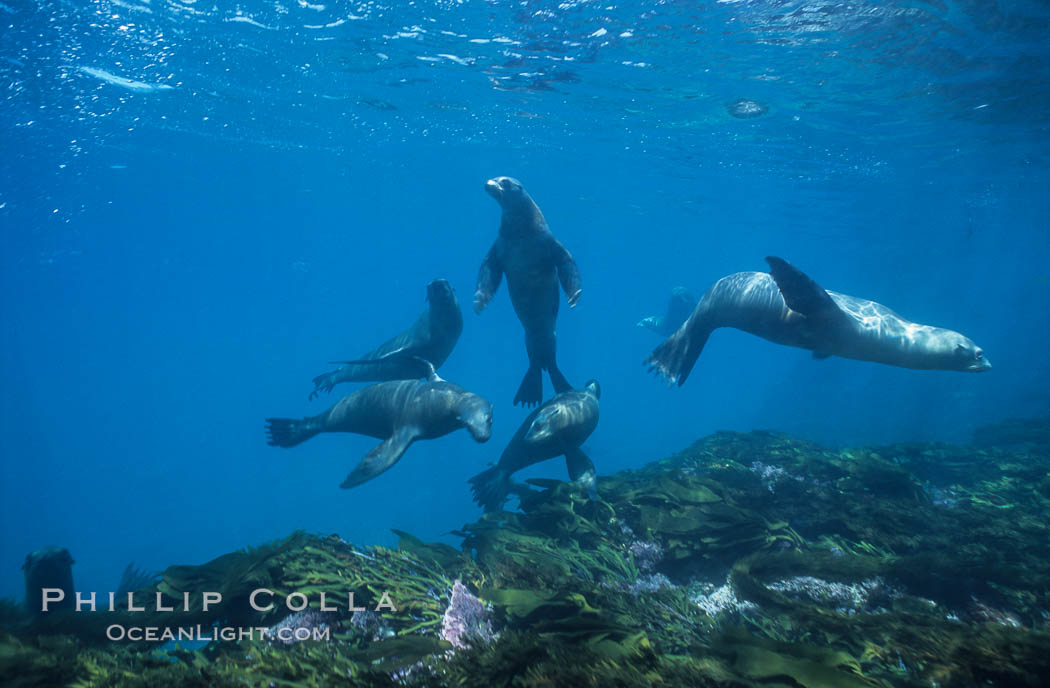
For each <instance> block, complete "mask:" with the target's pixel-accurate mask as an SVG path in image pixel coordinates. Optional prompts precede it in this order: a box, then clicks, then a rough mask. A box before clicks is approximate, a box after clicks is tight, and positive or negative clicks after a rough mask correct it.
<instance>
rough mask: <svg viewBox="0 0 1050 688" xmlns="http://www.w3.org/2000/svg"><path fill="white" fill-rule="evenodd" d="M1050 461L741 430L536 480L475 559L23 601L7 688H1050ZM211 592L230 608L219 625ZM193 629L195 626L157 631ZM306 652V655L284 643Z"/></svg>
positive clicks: (352, 560) (8, 616)
mask: <svg viewBox="0 0 1050 688" xmlns="http://www.w3.org/2000/svg"><path fill="white" fill-rule="evenodd" d="M1047 437H1050V423H1047V422H1046V421H1042V422H1041V424H1040V422H1036V421H1026V422H1012V423H1009V424H1004V425H1002V426H1000V427H997V428H985V429H982V430H980V431H979V432H978V433H977V440H978V441H977V442H975V444H974V445H973V446H953V445H942V444H904V445H894V446H885V447H872V448H864V449H848V450H830V449H826V448H822V447H820V446H817V445H815V444H812V443H809V442H804V441H800V440H796V439H793V438H791V437H788V436H785V435H781V434H776V433H770V432H752V433H730V432H720V433H717V434H715V435H713V436H710V437H707V438H704V439H702V440H700V441H698V442H696V443H695V444H693V445H692V446H691V447H689V448H688V449H686V450H684V451H682V452H680V453H678V454H675V455H674V456H671V457H668V458H665V459H662V460H659V461H656V462H653V463H650V464H648V465H646V466H645V467H644V468H641V469H639V470H634V471H625V472H621V473H618V474H615V475H610V476H606V477H602V478H600V479H599V482H598V494H599V497H598V498H597V499H591V498H589V497H588V495H587V494H585V493H584V492H583V491H581V490H580V489H579V488H577V487H575V486H573V485H572V484H570V483H565V482H559V481H555V480H532V481H529V485H527V486H521V487H520V489H518V490H517V494H518V496H519V499H520V505H519V508H518V509H517V510H515V511H513V512H511V511H501V512H494V513H488V514H485V515H484V516H482V517H481V518H480V519H479V520H478V521H476V522H474V523H470V524H467V525H465V526H464V527H463V528H462V529H461V530H460V531H458V532H457V533H456V535H458V536H459V537H460V538H462V547H461V548H460V549H456V548H453V547H450V546H448V545H444V544H435V543H425V542H422V541H420V540H419V539H417V538H415V537H413V536H411V535H409V534H407V533H398V535H399V537H400V543H399V546H398V548H397V549H389V548H384V547H367V548H362V547H356V546H353V545H351V544H349V543H346V542H344V541H342V540H341V539H339V538H338V537H337V536H334V535H332V536H321V535H311V534H306V533H294V534H293V535H291V536H290V537H288V538H286V539H285V540H282V541H280V542H275V543H271V544H268V545H265V546H263V547H260V548H257V549H252V550H246V551H242V552H234V553H231V554H227V555H225V556H223V557H220V558H218V559H216V560H214V561H212V562H209V563H207V564H204V565H202V566H173V567H170V568H168V569H167V570H166V571H164V572H163V573H162V575H161V579H160V580H159V581H158V582H156V583H152V584H150V585H149V587H147V588H145V589H144V590H142V591H139V593H137V595H138V596H139V597H141V599H143V600H148V601H149V604H147V605H145V606H146V607H147V611H145V612H131V611H128V610H127V608H126V605H124V608H123V609H118V610H117V611H114V612H99V613H94V614H91V613H71V612H67V613H58V614H54V615H45V616H44V617H42V618H31V617H29V616H28V615H24V614H22V613H21V612H20V611H19V609H18V607H17V606H16V605H14V604H13V603H5V604H3V605H2V606H0V618H2V629H3V632H2V635H0V679H2V681H3V683H4V685H7V686H84V687H87V686H99V687H101V686H106V687H109V686H113V687H117V686H121V687H130V686H338V685H342V686H346V685H353V686H410V687H411V686H418V687H423V686H426V687H428V688H442V687H445V686H478V687H479V688H481V687H484V688H490V687H492V686H521V687H527V686H596V687H597V686H602V687H606V686H722V687H726V688H728V687H741V686H763V687H769V686H774V687H775V686H783V687H789V686H790V687H795V688H798V687H803V688H851V687H858V688H859V687H872V686H926V687H928V686H975V685H996V686H1038V685H1044V683H1043V681H1044V677H1045V676H1048V675H1050V525H1048V518H1047V514H1048V513H1050V461H1048V458H1050V448H1048V445H1047V442H1046V438H1047ZM997 442H1001V444H997ZM205 590H206V591H215V592H218V593H220V594H221V600H222V601H221V603H217V604H213V605H211V606H210V607H208V608H207V609H206V608H205V605H204V604H203V603H202V601H201V600H200V599H198V598H199V593H200V591H205ZM259 590H264V591H265V592H264V593H262V594H261V595H259V594H256V597H254V598H253V597H252V595H253V593H256V591H259ZM185 593H190V595H189V596H188V597H187V596H186V595H185ZM296 593H298V594H299V595H298V596H297V595H296ZM322 593H324V595H325V596H324V597H322ZM349 593H353V599H352V600H348V594H349ZM136 599H138V598H136ZM260 600H261V601H262V602H263V603H262V604H260ZM253 602H255V604H254V606H253ZM270 603H272V605H270ZM303 603H304V604H305V605H306V606H305V608H303V609H298V610H295V611H293V608H294V607H297V606H299V605H300V604H303ZM388 603H389V604H388ZM168 606H171V607H176V608H177V610H176V611H174V612H165V611H157V608H158V607H161V608H163V607H168ZM257 607H258V608H259V609H257ZM114 624H117V625H120V624H134V625H136V626H139V627H143V626H154V627H176V626H177V627H187V626H199V627H200V628H203V629H218V628H220V627H231V628H255V629H258V630H259V631H260V633H259V634H253V636H252V637H249V638H234V639H223V638H216V639H214V640H211V641H210V642H204V641H199V642H198V643H196V644H195V646H194V647H191V646H190V644H186V643H179V642H170V641H169V642H162V641H159V640H158V641H157V642H111V641H108V640H107V639H106V633H107V630H106V629H107V628H109V627H111V626H112V625H114ZM282 629H284V630H285V631H287V630H289V629H292V630H297V631H299V630H301V631H302V637H301V638H300V637H295V636H288V637H286V638H278V637H277V634H278V632H279V631H281V630H282ZM263 631H269V632H268V633H264V632H263ZM315 633H317V635H314V634H315Z"/></svg>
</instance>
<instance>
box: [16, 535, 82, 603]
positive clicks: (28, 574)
mask: <svg viewBox="0 0 1050 688" xmlns="http://www.w3.org/2000/svg"><path fill="white" fill-rule="evenodd" d="M22 571H23V572H24V573H25V579H26V608H27V609H28V610H29V612H30V613H31V614H34V615H40V614H43V613H44V611H43V609H44V607H43V601H44V597H43V592H42V591H43V589H44V588H57V589H59V590H61V591H62V592H63V593H64V597H63V598H62V600H61V601H59V602H49V603H48V605H47V610H48V612H53V611H59V610H63V611H72V610H73V602H74V600H75V597H74V595H75V594H76V593H75V592H74V591H73V557H72V555H70V553H69V550H68V549H66V548H65V547H44V548H42V549H38V550H36V551H35V552H31V553H30V554H29V555H27V556H26V561H25V563H24V564H22ZM52 599H53V598H52Z"/></svg>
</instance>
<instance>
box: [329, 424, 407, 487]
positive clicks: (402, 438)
mask: <svg viewBox="0 0 1050 688" xmlns="http://www.w3.org/2000/svg"><path fill="white" fill-rule="evenodd" d="M418 436H419V431H418V430H416V428H415V427H412V426H405V427H400V428H398V429H397V430H395V431H394V434H393V435H392V436H391V437H390V439H387V440H384V441H383V442H381V443H380V444H378V445H377V446H376V447H375V448H373V449H372V451H370V452H368V453H367V454H365V457H364V458H363V459H361V462H360V463H359V464H357V466H355V467H354V470H353V471H351V472H350V475H348V476H346V480H344V481H343V484H342V485H340V486H339V487H342V488H344V489H348V488H351V487H357V486H358V485H360V484H361V483H364V482H367V481H369V480H371V479H372V478H374V477H376V476H377V475H379V474H380V473H382V472H384V471H386V470H387V469H389V468H390V467H391V466H393V465H394V464H395V463H397V462H398V461H399V460H400V459H401V457H402V456H403V455H404V454H405V450H406V449H408V447H409V445H410V444H412V442H413V441H415V439H416V437H418Z"/></svg>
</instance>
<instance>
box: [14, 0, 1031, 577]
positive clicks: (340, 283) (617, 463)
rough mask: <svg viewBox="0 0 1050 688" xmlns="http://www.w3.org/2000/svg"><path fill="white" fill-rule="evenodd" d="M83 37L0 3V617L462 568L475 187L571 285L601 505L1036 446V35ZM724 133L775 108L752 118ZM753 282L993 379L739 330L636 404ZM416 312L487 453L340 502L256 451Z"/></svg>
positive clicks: (929, 27) (170, 18) (509, 335)
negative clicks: (118, 589)
mask: <svg viewBox="0 0 1050 688" xmlns="http://www.w3.org/2000/svg"><path fill="white" fill-rule="evenodd" d="M81 5H82V3H66V2H60V1H58V0H39V1H37V2H31V1H29V0H25V1H23V2H12V0H4V2H3V4H0V99H2V100H0V132H3V133H2V134H0V136H3V137H4V144H3V154H2V156H0V158H2V159H0V240H2V242H3V250H2V251H0V318H2V323H3V337H2V338H0V380H2V396H0V404H2V407H0V457H2V458H0V461H2V464H0V471H2V473H0V595H10V596H13V597H18V596H20V595H21V591H22V582H21V581H22V579H21V572H20V570H19V566H20V565H21V563H22V560H23V558H24V557H25V555H26V554H27V553H28V552H30V551H31V550H33V549H36V548H38V547H41V546H44V545H48V544H59V545H62V546H66V547H68V548H69V549H70V550H71V552H72V554H73V556H74V558H75V559H76V560H77V564H76V567H75V569H74V571H75V577H76V580H77V588H78V589H80V590H92V589H96V590H101V591H106V590H113V589H115V586H116V583H117V579H118V578H119V574H120V572H121V570H122V569H123V567H124V565H125V564H126V563H127V562H128V561H132V560H134V561H135V562H136V563H137V564H138V565H140V566H142V567H145V568H149V569H161V568H163V567H165V566H167V565H170V564H174V563H201V562H203V561H205V560H207V559H209V558H211V557H214V556H217V555H219V554H222V553H224V552H227V551H230V550H232V549H236V548H239V547H244V546H248V545H257V544H259V543H261V542H264V541H267V540H270V539H273V538H277V537H281V536H284V535H286V534H288V533H289V532H290V531H291V530H293V529H296V528H306V529H308V530H311V531H318V532H338V533H339V534H341V535H342V536H343V537H344V538H346V539H348V540H352V541H354V542H357V543H360V544H369V543H383V544H391V543H392V542H393V541H394V539H393V536H392V535H391V534H390V529H391V528H399V529H403V530H407V531H410V532H412V533H414V534H416V535H418V536H419V537H422V538H423V539H426V540H432V539H442V538H443V539H445V540H446V541H450V542H455V539H454V538H451V537H450V536H448V535H447V534H448V531H450V530H453V529H455V528H458V527H459V526H461V525H462V524H463V523H465V522H467V521H470V520H472V519H474V518H475V517H476V516H477V515H478V513H479V510H478V509H477V508H476V507H475V506H473V505H472V504H471V503H470V499H469V493H468V490H467V485H466V480H467V478H468V477H470V476H471V475H473V474H475V473H477V472H478V471H480V470H481V469H483V468H484V467H485V465H486V463H487V462H489V461H494V460H496V459H497V458H498V456H499V453H500V451H501V450H502V448H503V446H504V445H505V443H506V441H507V440H508V439H509V437H510V435H511V434H512V433H513V432H514V430H515V429H516V427H517V425H518V424H519V423H520V422H521V420H522V419H523V418H524V416H525V415H526V411H524V410H522V409H520V408H514V407H512V406H511V405H510V401H511V399H512V397H513V394H514V391H515V390H516V389H517V385H518V383H519V382H520V379H521V376H522V374H523V373H524V370H525V367H526V358H525V351H524V344H523V339H522V332H521V327H520V325H519V324H518V322H517V320H516V318H515V317H514V314H513V311H512V309H511V307H510V303H509V299H508V298H507V296H506V287H503V289H501V291H500V293H499V294H498V295H497V297H496V298H495V299H494V301H493V303H492V305H491V306H490V307H489V309H488V310H487V311H485V313H484V314H483V315H482V316H475V315H474V314H473V313H472V312H471V310H470V305H471V300H472V293H473V286H474V280H475V277H476V273H477V268H478V265H479V264H480V261H481V259H482V257H483V256H484V255H485V253H486V251H487V250H488V248H489V246H490V245H491V243H492V241H493V239H494V238H495V236H496V228H497V226H498V220H499V208H498V206H497V205H496V204H495V203H494V202H493V201H492V199H491V198H489V197H488V196H487V195H486V194H485V193H484V192H483V189H482V186H483V183H484V181H485V180H486V179H488V178H489V177H492V176H496V175H503V174H506V175H512V176H515V177H517V178H519V179H520V180H521V181H522V182H523V183H524V185H525V186H526V188H527V189H528V190H529V192H530V193H531V195H532V196H533V198H534V199H535V200H536V201H537V203H538V204H539V205H540V207H541V208H542V209H543V211H544V213H545V214H546V217H547V219H548V221H549V223H550V226H551V228H552V230H553V231H554V232H555V234H556V235H557V236H558V237H559V239H561V241H562V242H563V243H564V244H565V245H566V246H567V247H568V248H569V250H570V251H571V252H572V253H573V254H574V256H575V258H576V260H577V262H578V264H579V266H580V270H581V273H582V277H583V283H584V292H583V297H582V300H581V303H580V305H579V307H578V308H576V309H574V310H570V309H568V308H567V306H565V305H564V304H563V307H562V313H561V316H560V319H559V328H558V332H559V361H560V363H561V368H562V370H563V371H564V372H565V373H566V375H567V376H568V377H569V379H570V380H571V381H572V382H574V383H575V384H582V383H583V382H584V381H585V380H587V379H588V378H591V377H595V378H597V379H598V380H600V382H601V384H602V389H603V396H602V420H601V424H600V426H599V428H598V430H597V431H596V433H595V434H594V435H593V436H592V438H591V439H590V441H589V442H588V445H587V450H588V452H589V453H590V455H591V456H592V458H593V459H594V461H595V463H596V465H597V467H598V470H599V472H600V473H608V472H613V471H616V470H620V469H623V468H628V467H637V466H640V465H642V464H644V463H645V462H647V461H650V460H652V459H656V458H659V457H661V456H664V455H666V454H668V453H671V452H673V451H676V450H678V449H681V448H682V447H684V446H685V445H687V444H688V443H690V442H691V441H693V440H694V439H696V438H698V437H700V436H702V435H705V434H707V433H710V432H712V431H714V430H716V429H722V428H725V429H735V430H750V429H753V428H768V429H776V430H781V431H785V432H789V433H792V434H794V435H797V436H801V437H805V438H810V439H813V440H816V441H819V442H822V443H826V444H832V445H859V444H884V443H891V442H901V441H912V440H937V441H954V442H965V441H967V440H968V439H969V437H970V434H971V433H972V431H973V429H974V428H975V427H976V426H979V425H982V424H986V423H991V422H995V421H997V420H1000V419H1003V418H1006V417H1011V416H1019V415H1020V416H1028V415H1039V414H1046V413H1047V412H1048V411H1050V392H1048V391H1047V389H1046V380H1047V379H1048V370H1047V368H1048V358H1047V356H1046V345H1047V341H1048V334H1050V333H1048V327H1047V322H1048V315H1050V305H1048V304H1050V300H1048V298H1047V290H1048V288H1050V267H1048V265H1047V258H1048V255H1050V251H1048V249H1050V234H1048V232H1047V229H1048V226H1050V222H1048V220H1050V200H1048V196H1047V193H1046V188H1047V183H1048V181H1050V174H1048V166H1047V160H1048V159H1050V158H1048V157H1047V153H1048V148H1050V147H1048V145H1047V143H1048V136H1047V130H1048V125H1050V114H1048V113H1050V90H1048V88H1050V87H1048V84H1050V55H1048V47H1047V44H1046V42H1045V36H1046V35H1047V30H1048V29H1050V15H1048V13H1047V11H1046V9H1045V6H1043V7H1042V8H1040V6H1038V5H1036V4H1034V3H1032V4H1028V3H1016V4H1009V5H1004V4H1000V5H995V4H992V3H984V2H965V3H959V2H952V3H948V4H946V5H933V4H923V3H903V2H902V3H890V4H884V3H880V4H872V5H867V4H864V3H852V4H851V5H850V6H849V7H846V6H844V5H835V4H826V5H822V4H820V3H805V4H803V3H794V2H747V1H744V2H736V3H703V4H695V5H694V4H693V3H678V4H674V5H670V6H669V5H662V4H655V3H625V4H619V5H615V6H610V5H604V4H602V5H599V4H596V3H591V2H565V3H548V2H525V3H514V4H510V3H506V4H504V3H481V2H467V3H451V2H435V3H415V4H414V5H412V6H407V7H406V6H399V5H400V3H396V4H394V5H392V6H389V7H384V6H382V5H380V4H376V3H361V4H355V3H349V4H348V3H341V2H337V3H325V4H323V5H322V4H316V5H315V4H308V3H305V2H302V3H296V2H286V1H285V0H281V1H280V2H278V3H276V4H274V3H237V4H234V3H230V2H218V3H215V4H214V5H212V4H211V3H209V5H211V6H209V7H205V6H203V5H202V6H198V3H189V2H178V1H177V0H167V1H166V2H161V1H160V0H154V2H152V3H142V2H138V1H137V0H128V1H127V2H95V3H83V5H84V6H81ZM603 31H604V33H603ZM85 70H87V71H85ZM98 70H101V71H98ZM121 79H123V80H125V81H121ZM162 86H163V87H168V88H161V87H162ZM740 98H748V99H753V100H755V101H757V102H759V103H761V104H763V105H764V106H765V107H767V108H768V111H767V112H766V113H765V114H764V115H762V116H761V117H757V118H753V119H738V118H735V117H733V116H731V115H730V114H729V111H728V109H727V105H728V104H730V103H732V102H733V101H735V100H737V99H740ZM768 254H774V255H780V256H783V257H784V258H786V259H788V260H790V261H792V262H793V263H795V264H796V265H798V266H799V267H801V268H802V269H803V270H805V271H807V272H808V273H809V274H810V275H811V276H812V277H813V278H814V279H816V280H817V281H818V282H819V283H821V284H822V286H824V287H826V288H828V289H833V290H836V291H841V292H844V293H848V294H853V295H856V296H861V297H866V298H871V299H874V300H877V301H880V302H882V303H885V304H887V305H889V306H890V307H891V308H894V309H895V310H897V311H898V312H900V313H901V314H902V315H904V316H906V317H909V318H911V319H914V320H917V321H920V322H924V323H929V324H934V325H940V326H944V327H949V328H952V329H956V330H959V331H961V332H963V333H965V334H967V335H968V336H970V337H971V338H973V339H974V340H975V341H976V342H977V343H978V344H979V345H980V346H982V347H983V348H984V349H985V351H986V352H987V355H988V357H989V359H990V360H991V362H992V363H993V365H994V369H993V370H992V371H991V372H990V373H988V374H985V375H966V374H957V373H946V372H920V371H910V370H903V369H896V368H891V367H888V366H879V365H875V364H868V363H860V362H856V361H847V360H840V359H836V358H832V359H829V360H826V361H815V360H813V359H812V358H811V357H810V356H809V354H808V353H807V352H804V351H801V350H795V349H788V348H782V347H777V346H774V345H771V344H769V343H767V342H763V341H761V340H758V339H756V338H754V337H750V336H748V335H746V334H743V333H740V332H736V331H730V330H723V331H719V332H717V333H716V334H715V335H714V336H713V337H712V338H711V340H710V342H709V344H708V346H707V348H706V349H705V350H704V353H703V356H702V357H701V358H700V360H699V362H698V364H697V366H696V368H695V369H694V371H693V373H692V376H691V377H690V379H689V381H688V383H687V384H686V386H685V387H683V388H680V389H674V390H668V389H667V388H666V387H665V386H664V385H663V384H662V383H661V382H660V381H658V380H657V379H655V378H653V377H651V376H649V375H647V373H646V370H645V368H644V367H643V366H642V365H641V361H642V360H643V359H644V358H645V356H646V355H647V354H648V352H649V351H650V350H651V349H652V348H653V347H654V346H655V345H656V344H658V343H659V338H658V337H655V336H654V335H652V334H651V333H649V332H646V331H643V330H641V329H638V328H636V327H635V322H636V321H637V320H638V319H639V318H641V317H643V316H645V315H650V314H653V313H656V312H660V311H662V310H663V308H664V304H665V302H666V298H667V296H668V294H669V292H670V290H671V288H672V287H674V286H676V285H679V284H682V285H686V286H688V287H690V288H691V289H692V290H693V291H694V292H695V293H697V294H699V293H702V292H703V290H704V289H706V288H707V286H708V285H709V284H710V283H712V282H713V281H714V280H715V279H717V278H718V277H721V276H723V275H725V274H728V273H731V272H736V271H740V270H761V269H764V268H765V263H764V262H763V260H762V259H763V257H764V256H765V255H768ZM435 277H445V278H447V279H449V280H450V281H451V282H452V284H453V286H454V287H455V288H456V291H457V293H458V295H459V299H460V302H461V305H462V306H463V309H464V316H465V321H466V322H465V329H464V332H463V336H462V338H461V340H460V342H459V345H458V347H457V349H456V350H455V351H454V353H453V354H452V356H451V357H450V359H449V361H448V362H447V363H446V365H445V367H444V368H443V369H442V371H441V372H442V375H443V376H444V377H446V378H448V379H450V380H453V381H455V382H457V383H459V384H461V385H463V386H464V387H466V388H468V389H470V390H472V391H474V392H477V393H479V394H481V395H483V396H485V397H486V398H488V399H490V400H491V401H492V402H493V403H494V405H495V424H494V433H493V437H492V439H491V441H490V442H489V443H488V444H485V445H477V444H475V443H474V442H473V441H472V440H471V439H470V437H469V435H468V434H466V433H464V432H458V433H455V434H453V435H450V436H448V437H445V438H442V439H440V440H435V441H430V442H423V443H419V444H417V445H415V446H413V447H412V448H411V449H410V451H409V452H408V453H407V454H406V456H405V458H404V459H403V460H402V461H401V462H400V463H399V464H398V465H397V466H395V467H394V468H393V469H392V470H391V471H390V472H388V473H386V474H384V475H383V476H381V477H379V478H377V479H376V480H374V481H372V482H369V483H367V484H365V485H363V486H361V487H359V488H356V489H354V490H352V491H345V490H340V489H339V488H338V485H339V483H340V482H341V481H342V479H343V478H344V477H345V475H346V474H347V472H348V471H349V470H350V469H351V468H352V467H353V465H354V464H355V463H356V462H357V461H358V460H359V458H360V457H361V456H362V455H363V454H364V453H365V452H366V451H368V449H369V448H370V447H371V446H373V445H374V444H375V441H374V440H371V439H369V438H365V437H359V436H351V435H323V436H321V437H318V438H316V439H313V440H311V441H310V442H308V443H306V444H304V445H302V446H300V447H297V448H295V449H293V450H280V449H275V448H272V447H268V446H266V444H265V442H264V436H263V419H264V418H265V417H269V416H288V417H299V416H303V415H307V414H315V413H318V412H320V411H321V410H323V409H324V408H326V407H327V405H328V404H330V403H332V402H334V401H335V400H336V399H338V396H339V394H338V393H339V392H341V393H344V394H345V393H349V392H350V391H352V389H353V387H352V386H340V387H338V388H337V390H336V392H337V393H336V395H334V396H331V397H323V398H322V399H321V401H314V402H308V401H307V395H308V393H309V391H310V389H311V388H312V385H311V383H310V379H311V378H312V377H313V376H314V375H317V374H319V373H321V372H323V371H325V370H328V369H330V367H329V366H327V364H326V362H327V361H330V360H336V359H343V358H347V357H352V356H356V355H358V354H360V353H362V352H364V351H366V350H368V349H370V348H372V347H373V346H375V345H376V344H378V343H380V342H381V341H383V340H384V339H386V338H387V337H389V336H390V335H392V334H394V333H396V332H398V331H399V330H401V329H403V328H404V327H406V326H407V325H408V324H410V323H411V322H412V321H413V320H414V319H415V318H416V316H417V315H418V314H419V313H420V312H421V311H422V309H423V308H424V307H425V304H424V300H423V299H424V294H425V285H426V283H427V282H428V281H429V280H431V279H433V278H435ZM545 385H546V387H545V391H546V392H547V393H549V392H550V387H549V382H547V381H546V380H545ZM526 475H543V476H549V477H556V478H563V477H564V476H565V469H564V465H563V464H562V463H561V462H560V461H557V462H555V461H552V462H548V463H546V464H542V465H540V466H537V467H535V468H533V469H531V470H530V471H529V472H527V474H526Z"/></svg>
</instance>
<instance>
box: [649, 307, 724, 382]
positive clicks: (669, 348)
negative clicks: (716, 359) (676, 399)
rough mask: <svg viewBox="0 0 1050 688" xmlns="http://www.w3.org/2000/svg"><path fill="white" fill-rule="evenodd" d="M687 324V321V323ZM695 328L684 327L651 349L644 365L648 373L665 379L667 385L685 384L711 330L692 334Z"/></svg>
mask: <svg viewBox="0 0 1050 688" xmlns="http://www.w3.org/2000/svg"><path fill="white" fill-rule="evenodd" d="M687 323H688V321H687ZM694 329H696V328H688V327H686V326H685V325H683V326H682V327H680V328H678V331H677V332H675V333H674V334H672V335H671V336H670V337H668V338H667V339H665V340H664V343H663V344H661V345H660V346H658V347H656V348H655V349H653V352H652V353H651V354H649V358H647V359H645V362H644V364H645V365H647V366H649V370H650V371H656V372H657V373H659V374H660V375H663V376H664V378H666V379H667V384H668V385H673V384H675V383H677V384H678V386H679V387H681V386H682V385H684V384H685V381H686V379H687V378H688V377H689V373H690V371H692V369H693V366H694V365H695V364H696V359H697V358H699V357H700V352H701V351H703V350H704V344H706V343H707V338H708V337H709V336H710V335H711V330H703V331H700V332H694V331H692V330H694Z"/></svg>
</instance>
